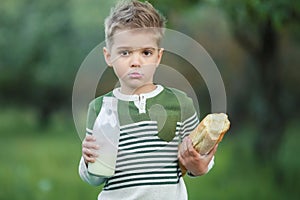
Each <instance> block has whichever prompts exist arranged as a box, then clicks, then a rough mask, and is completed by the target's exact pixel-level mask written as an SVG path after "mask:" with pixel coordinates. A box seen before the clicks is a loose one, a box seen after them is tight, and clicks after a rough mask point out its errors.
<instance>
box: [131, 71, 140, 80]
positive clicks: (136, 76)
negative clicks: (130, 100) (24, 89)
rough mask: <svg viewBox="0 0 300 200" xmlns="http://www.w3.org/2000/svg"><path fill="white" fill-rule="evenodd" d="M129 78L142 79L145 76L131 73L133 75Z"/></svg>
mask: <svg viewBox="0 0 300 200" xmlns="http://www.w3.org/2000/svg"><path fill="white" fill-rule="evenodd" d="M128 76H129V77H130V78H134V79H138V78H142V77H143V74H141V73H139V72H131V73H129V74H128Z"/></svg>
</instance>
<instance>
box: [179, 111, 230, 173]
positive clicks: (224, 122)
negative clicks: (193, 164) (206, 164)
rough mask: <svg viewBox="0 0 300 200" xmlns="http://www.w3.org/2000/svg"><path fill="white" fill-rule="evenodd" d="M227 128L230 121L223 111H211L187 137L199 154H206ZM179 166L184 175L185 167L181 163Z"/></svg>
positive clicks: (221, 137)
mask: <svg viewBox="0 0 300 200" xmlns="http://www.w3.org/2000/svg"><path fill="white" fill-rule="evenodd" d="M229 128H230V121H229V120H228V116H227V115H226V114H225V113H212V114H208V115H207V116H206V117H205V118H204V119H203V120H202V121H201V122H200V124H199V125H198V126H197V127H196V128H195V129H194V130H193V131H192V132H191V134H190V135H189V137H190V138H191V140H192V143H193V147H194V148H195V149H196V151H198V152H199V153H200V154H201V155H206V154H208V153H209V152H210V151H211V150H212V149H213V147H214V146H215V145H216V144H218V143H219V142H221V141H222V139H223V137H224V135H225V133H226V132H227V131H228V129H229ZM180 167H181V170H182V174H183V175H185V173H186V169H185V168H184V167H183V166H182V165H181V164H180Z"/></svg>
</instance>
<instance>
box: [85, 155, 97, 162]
mask: <svg viewBox="0 0 300 200" xmlns="http://www.w3.org/2000/svg"><path fill="white" fill-rule="evenodd" d="M83 159H84V161H85V162H86V163H89V162H90V163H93V162H95V161H96V159H95V158H93V157H89V156H86V155H83Z"/></svg>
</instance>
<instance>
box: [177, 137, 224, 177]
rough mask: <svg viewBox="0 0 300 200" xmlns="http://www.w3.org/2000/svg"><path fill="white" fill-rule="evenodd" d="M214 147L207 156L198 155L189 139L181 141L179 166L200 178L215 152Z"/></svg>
mask: <svg viewBox="0 0 300 200" xmlns="http://www.w3.org/2000/svg"><path fill="white" fill-rule="evenodd" d="M217 147H218V145H216V146H215V147H214V148H213V149H212V150H211V151H210V152H209V153H208V154H207V155H200V154H199V153H198V152H197V151H196V150H195V149H194V147H193V143H192V140H191V139H190V138H189V137H186V138H184V139H183V141H182V143H181V145H180V148H179V150H178V159H179V161H180V162H181V164H182V165H183V166H184V167H185V168H186V169H187V170H188V171H189V172H191V173H192V174H193V175H194V176H201V175H203V174H205V173H206V172H207V170H208V164H209V163H210V161H211V159H212V158H213V156H214V154H215V153H216V151H217Z"/></svg>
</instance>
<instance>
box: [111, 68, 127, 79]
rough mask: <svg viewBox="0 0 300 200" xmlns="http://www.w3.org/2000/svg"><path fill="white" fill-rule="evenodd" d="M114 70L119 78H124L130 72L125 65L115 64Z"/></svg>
mask: <svg viewBox="0 0 300 200" xmlns="http://www.w3.org/2000/svg"><path fill="white" fill-rule="evenodd" d="M114 72H115V74H116V76H117V77H118V78H123V77H124V76H126V74H127V73H128V70H127V68H125V67H122V66H118V65H115V66H114Z"/></svg>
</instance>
